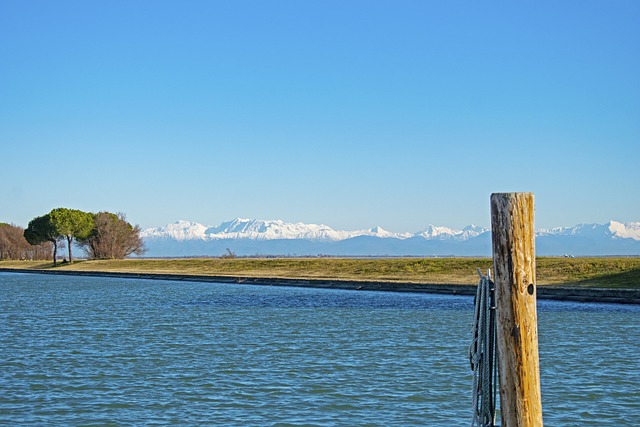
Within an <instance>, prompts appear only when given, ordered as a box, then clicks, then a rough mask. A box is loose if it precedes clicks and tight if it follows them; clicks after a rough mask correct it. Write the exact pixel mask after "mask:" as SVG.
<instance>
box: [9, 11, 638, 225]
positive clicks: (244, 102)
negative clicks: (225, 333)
mask: <svg viewBox="0 0 640 427" xmlns="http://www.w3.org/2000/svg"><path fill="white" fill-rule="evenodd" d="M639 163H640V2H639V1H636V0H633V1H583V0H580V1H577V0H576V1H540V2H513V1H504V2H498V1H492V2H471V1H468V2H466V1H455V0H454V1H451V0H447V1H418V0H416V1H403V0H394V1H371V0H369V1H348V0H340V1H324V0H323V1H294V0H291V1H277V0H276V1H263V0H257V1H242V0H233V1H188V0H185V1H159V0H153V1H130V0H127V1H101V2H97V1H84V0H83V1H64V0H60V1H31V0H30V1H22V0H0V185H1V187H0V188H1V190H0V191H1V197H0V221H4V222H12V223H16V224H18V225H22V226H26V225H27V223H28V222H29V220H30V219H32V218H33V217H35V216H38V215H43V214H45V213H47V212H48V211H49V210H51V209H52V208H55V207H69V208H76V209H82V210H86V211H93V212H97V211H101V210H109V211H113V212H118V211H121V212H124V213H126V214H127V217H128V219H129V220H130V221H131V222H132V223H136V224H140V226H142V227H143V228H146V227H155V226H161V225H166V224H168V223H170V222H174V221H176V220H178V219H187V220H192V221H197V222H200V223H203V224H205V225H217V224H219V223H220V222H222V221H223V220H227V219H232V218H235V217H246V218H257V219H282V220H284V221H288V222H298V221H301V222H308V223H324V224H327V225H329V226H332V227H334V228H337V229H362V228H369V227H373V226H376V225H379V226H381V227H383V228H385V229H389V230H391V231H398V232H400V231H402V232H405V231H408V232H416V231H418V230H421V229H424V228H425V227H426V226H427V225H428V224H430V223H432V224H435V225H446V226H450V227H463V226H465V225H467V224H471V223H474V224H476V225H483V226H489V225H490V212H489V211H490V206H489V196H490V194H491V193H492V192H502V191H532V192H534V193H535V196H536V226H537V227H538V228H541V227H554V226H571V225H575V224H578V223H591V222H597V223H604V222H606V221H608V220H610V219H615V220H619V221H622V222H627V221H640V165H639Z"/></svg>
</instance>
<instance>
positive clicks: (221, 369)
mask: <svg viewBox="0 0 640 427" xmlns="http://www.w3.org/2000/svg"><path fill="white" fill-rule="evenodd" d="M472 304H473V299H472V298H471V297H464V296H443V295H425V294H403V293H394V292H370V291H346V290H328V289H324V290H318V289H308V288H288V287H266V286H252V285H238V284H212V283H198V282H189V281H185V282H174V281H158V280H139V279H135V280H133V279H116V278H100V277H72V276H42V275H30V274H17V273H0V425H5V424H6V425H49V426H68V425H114V426H118V425H123V426H124V425H225V426H300V425H307V426H458V425H459V426H464V425H469V424H470V420H471V393H470V390H471V371H470V370H469V361H468V357H467V347H468V345H469V342H470V338H471V319H472V316H473V312H472V310H473V307H472ZM538 310H539V312H538V320H539V335H540V364H541V380H542V397H543V414H544V420H545V424H546V425H563V426H573V425H575V426H589V425H592V426H603V425H610V426H632V425H637V417H638V414H640V343H639V338H640V306H635V305H634V306H628V305H610V304H587V303H565V302H556V301H539V303H538Z"/></svg>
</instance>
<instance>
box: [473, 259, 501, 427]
mask: <svg viewBox="0 0 640 427" xmlns="http://www.w3.org/2000/svg"><path fill="white" fill-rule="evenodd" d="M478 275H479V276H480V282H479V283H478V288H477V291H476V298H475V310H474V324H473V340H472V341H471V345H470V346H469V361H470V363H471V370H472V371H473V397H472V405H473V420H472V422H471V426H472V427H475V426H478V427H489V426H495V422H496V394H497V383H498V381H497V375H498V373H497V369H496V315H495V314H496V310H495V308H496V307H495V295H494V284H493V282H492V281H491V273H490V272H487V276H484V275H483V274H482V272H481V271H480V269H478Z"/></svg>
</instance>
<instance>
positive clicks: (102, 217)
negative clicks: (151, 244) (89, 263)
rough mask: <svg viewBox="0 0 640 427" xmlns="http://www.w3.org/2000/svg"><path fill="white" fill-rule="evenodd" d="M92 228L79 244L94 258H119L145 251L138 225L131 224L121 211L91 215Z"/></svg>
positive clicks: (140, 253)
mask: <svg viewBox="0 0 640 427" xmlns="http://www.w3.org/2000/svg"><path fill="white" fill-rule="evenodd" d="M93 223H94V226H93V230H91V233H90V234H89V236H88V237H86V238H84V239H80V240H78V242H79V244H80V245H81V246H82V247H83V248H84V250H85V251H86V252H87V255H88V256H89V257H91V258H94V259H109V258H111V259H119V258H125V257H127V256H129V255H131V254H136V255H142V254H143V253H144V252H145V248H144V244H143V242H142V238H141V237H140V227H138V226H137V225H136V226H132V225H131V224H129V223H128V222H127V220H126V217H125V215H124V214H123V213H118V214H114V213H111V212H99V213H97V214H95V215H94V217H93Z"/></svg>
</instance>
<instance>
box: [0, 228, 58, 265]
mask: <svg viewBox="0 0 640 427" xmlns="http://www.w3.org/2000/svg"><path fill="white" fill-rule="evenodd" d="M23 233H24V229H23V228H22V227H19V226H17V225H13V224H6V223H0V259H12V260H40V259H48V258H50V257H51V251H52V249H53V246H52V245H51V243H50V242H48V241H47V242H43V243H40V244H37V245H30V244H29V243H28V242H27V240H26V239H25V238H24V234H23Z"/></svg>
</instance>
